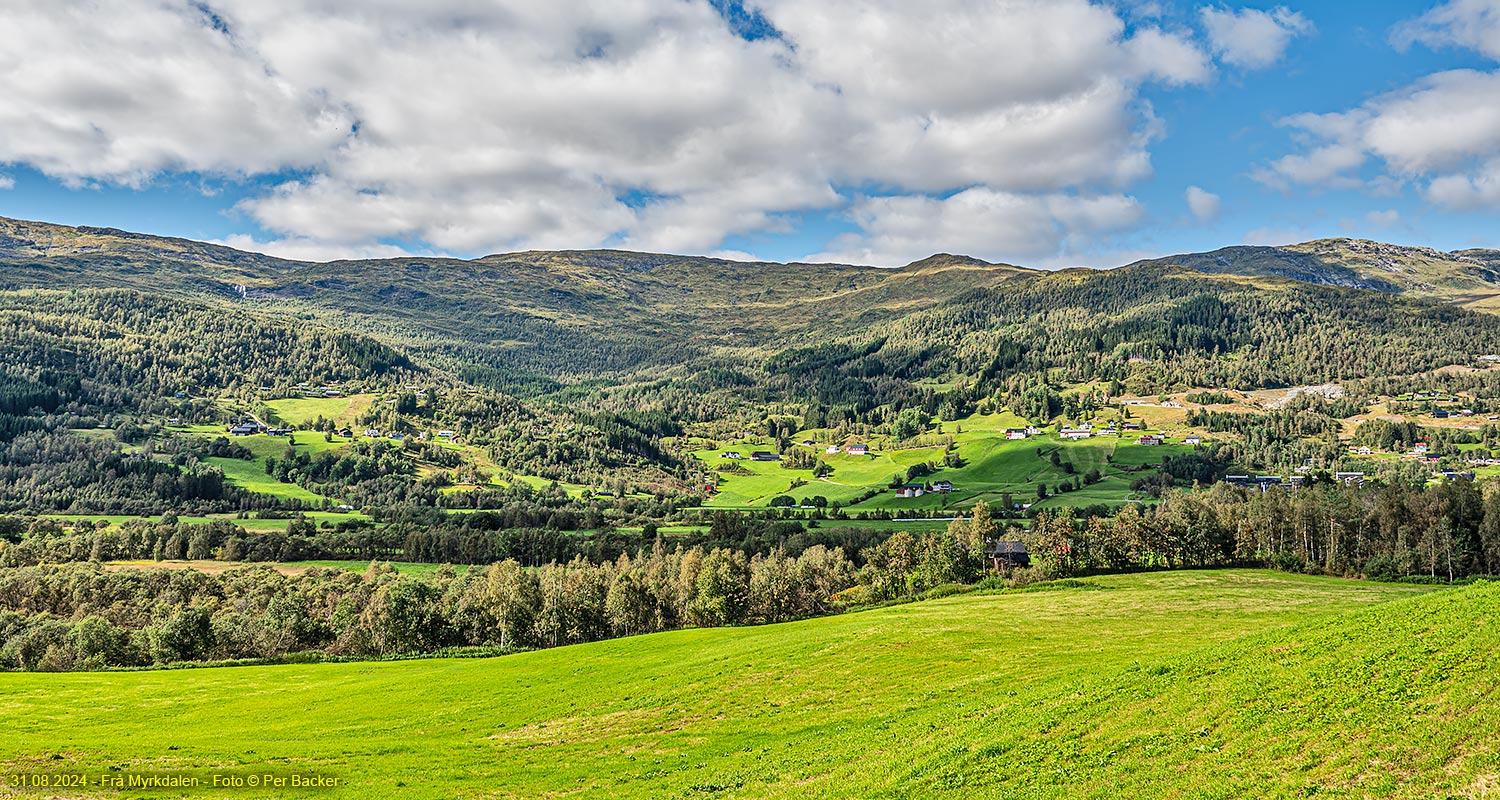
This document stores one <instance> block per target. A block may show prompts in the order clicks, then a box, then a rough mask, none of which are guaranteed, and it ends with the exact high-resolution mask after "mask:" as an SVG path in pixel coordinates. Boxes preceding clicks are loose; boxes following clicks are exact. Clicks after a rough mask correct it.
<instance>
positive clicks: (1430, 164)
mask: <svg viewBox="0 0 1500 800" xmlns="http://www.w3.org/2000/svg"><path fill="white" fill-rule="evenodd" d="M1283 123H1284V124H1286V125H1288V126H1290V127H1292V128H1294V129H1296V130H1297V131H1298V133H1299V136H1300V138H1301V139H1302V141H1303V142H1304V145H1305V148H1306V149H1305V150H1304V152H1302V153H1294V154H1291V155H1287V156H1284V157H1282V158H1280V159H1277V160H1275V161H1273V162H1271V163H1270V164H1269V165H1267V166H1265V167H1263V168H1261V169H1260V170H1258V171H1257V172H1256V173H1255V175H1256V177H1257V178H1258V179H1260V180H1262V181H1263V182H1265V183H1268V184H1270V185H1273V186H1275V185H1281V186H1285V185H1290V184H1307V185H1322V186H1327V187H1334V188H1346V187H1352V186H1360V185H1364V186H1367V187H1368V188H1369V189H1370V190H1371V191H1372V192H1373V193H1387V194H1388V193H1390V190H1391V189H1392V188H1393V187H1399V186H1400V185H1402V184H1404V183H1407V182H1417V183H1419V184H1421V183H1423V182H1425V188H1424V189H1423V194H1424V195H1425V196H1426V197H1427V198H1428V199H1429V200H1431V201H1433V202H1435V203H1438V204H1441V205H1445V206H1449V207H1453V208H1480V207H1500V189H1497V188H1496V186H1495V183H1496V177H1497V166H1496V165H1497V164H1500V72H1479V71H1475V70H1452V71H1449V72H1440V73H1436V74H1434V75H1429V76H1427V77H1425V78H1423V79H1421V80H1419V81H1417V82H1416V83H1413V84H1412V85H1410V86H1407V87H1405V88H1403V89H1399V90H1397V91H1394V92H1391V93H1389V94H1386V95H1382V96H1380V97H1377V98H1374V99H1372V100H1370V101H1369V102H1367V103H1365V104H1364V105H1362V106H1360V107H1358V108H1354V109H1350V110H1349V111H1344V112H1338V113H1333V114H1304V115H1298V116H1294V117H1290V118H1288V119H1286V120H1283ZM1371 161H1375V162H1377V163H1378V165H1379V166H1382V167H1383V168H1384V174H1381V175H1378V176H1375V177H1373V178H1368V179H1365V178H1362V177H1361V176H1360V174H1359V172H1360V171H1361V170H1362V169H1363V168H1364V167H1366V166H1367V165H1368V164H1369V163H1370V162H1371Z"/></svg>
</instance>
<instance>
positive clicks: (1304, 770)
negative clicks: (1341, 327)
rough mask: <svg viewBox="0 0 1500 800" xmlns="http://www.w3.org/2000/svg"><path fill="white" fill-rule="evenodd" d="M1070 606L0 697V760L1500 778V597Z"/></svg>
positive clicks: (1351, 593)
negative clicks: (1498, 686)
mask: <svg viewBox="0 0 1500 800" xmlns="http://www.w3.org/2000/svg"><path fill="white" fill-rule="evenodd" d="M1086 583H1087V585H1088V587H1089V588H1073V589H1058V590H1055V591H1041V592H1028V593H994V594H969V595H961V596H955V597H948V598H944V599H939V600H931V601H926V602H918V603H911V604H906V605H899V606H892V607H887V608H882V609H878V610H872V611H867V612H863V613H853V614H846V615H842V616H835V617H825V618H820V619H812V620H806V621H802V622H793V623H785V624H780V625H770V626H762V627H746V628H730V629H692V630H682V631H675V632H669V633H662V634H654V635H650V636H641V637H634V638H625V639H616V640H611V641H605V642H598V643H593V644H587V645H579V646H573V647H563V648H558V649H553V650H543V651H536V652H529V653H520V654H516V655H511V656H505V657H501V658H494V659H476V660H462V659H455V660H418V661H400V662H381V663H345V664H311V665H284V666H259V667H236V668H214V669H189V670H173V671H157V672H114V673H94V674H7V675H3V676H0V713H3V714H4V717H5V719H6V723H7V736H6V737H4V738H3V739H0V764H3V767H4V770H5V771H7V772H14V771H45V772H49V773H58V772H66V771H72V770H81V771H85V772H87V773H90V774H93V773H99V772H103V771H107V770H110V769H118V770H123V771H137V770H165V769H197V770H202V769H208V768H214V769H221V770H238V771H240V772H249V771H253V770H266V769H275V770H283V771H285V770H305V771H313V772H319V773H323V774H326V775H332V776H337V777H338V778H339V779H340V781H341V783H342V785H341V787H340V788H337V789H334V790H332V791H321V792H318V794H317V796H324V797H373V796H401V797H412V798H427V797H431V798H438V797H442V798H449V797H542V796H561V795H580V796H589V797H644V796H654V797H663V796H665V797H700V796H702V797H716V798H740V797H814V798H843V797H918V796H920V797H955V798H959V797H976V796H985V797H1021V798H1052V797H1099V798H1105V797H1118V796H1121V795H1122V794H1128V795H1135V796H1154V797H1204V798H1221V797H1222V798H1231V797H1251V796H1293V795H1296V796H1309V795H1313V794H1316V795H1319V796H1335V797H1365V796H1389V797H1431V796H1453V797H1480V796H1484V795H1485V792H1487V791H1490V787H1493V786H1494V785H1495V781H1496V780H1497V775H1500V755H1497V752H1496V749H1495V747H1494V742H1495V741H1497V736H1500V708H1497V706H1496V704H1495V702H1494V701H1495V697H1494V693H1495V684H1494V681H1493V676H1494V675H1495V674H1496V673H1497V671H1500V628H1497V626H1496V624H1495V621H1494V620H1495V619H1496V617H1497V611H1500V587H1497V586H1495V585H1492V584H1480V585H1477V586H1474V587H1470V588H1465V589H1455V590H1444V591H1435V592H1433V591H1428V590H1426V589H1423V588H1420V587H1412V586H1402V585H1389V584H1377V583H1366V582H1356V581H1347V580H1338V579H1329V578H1312V577H1304V576H1296V575H1288V574H1280V573H1271V572H1260V571H1249V570H1221V571H1207V572H1175V573H1153V574H1139V575H1124V576H1108V577H1099V578H1092V579H1089V580H1088V581H1087V582H1086ZM187 794H188V795H189V796H192V795H193V794H194V793H193V792H187ZM202 794H212V792H205V793H202ZM288 794H289V793H288V792H286V791H276V792H274V793H272V792H264V791H263V792H256V791H253V790H245V791H237V792H236V793H235V796H236V797H269V796H287V795H288ZM107 796H117V795H113V794H110V795H107Z"/></svg>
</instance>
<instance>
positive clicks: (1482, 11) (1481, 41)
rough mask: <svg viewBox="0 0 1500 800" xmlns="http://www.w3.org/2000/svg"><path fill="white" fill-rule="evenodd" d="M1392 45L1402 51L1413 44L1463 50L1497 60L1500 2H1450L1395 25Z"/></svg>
mask: <svg viewBox="0 0 1500 800" xmlns="http://www.w3.org/2000/svg"><path fill="white" fill-rule="evenodd" d="M1391 43H1392V44H1394V45H1395V46H1396V47H1398V48H1401V49H1405V48H1407V47H1410V46H1411V45H1413V44H1417V43H1420V44H1425V45H1427V46H1428V47H1443V46H1453V47H1463V48H1467V49H1469V50H1474V51H1476V52H1479V53H1481V54H1483V55H1486V56H1489V57H1490V58H1496V59H1500V2H1496V0H1453V1H1452V2H1449V3H1444V4H1442V5H1439V6H1437V7H1436V8H1433V9H1432V10H1430V11H1428V12H1427V13H1426V14H1423V15H1422V16H1420V17H1418V18H1416V19H1414V20H1410V21H1408V22H1406V23H1403V24H1401V25H1398V26H1396V29H1395V30H1394V31H1392V32H1391Z"/></svg>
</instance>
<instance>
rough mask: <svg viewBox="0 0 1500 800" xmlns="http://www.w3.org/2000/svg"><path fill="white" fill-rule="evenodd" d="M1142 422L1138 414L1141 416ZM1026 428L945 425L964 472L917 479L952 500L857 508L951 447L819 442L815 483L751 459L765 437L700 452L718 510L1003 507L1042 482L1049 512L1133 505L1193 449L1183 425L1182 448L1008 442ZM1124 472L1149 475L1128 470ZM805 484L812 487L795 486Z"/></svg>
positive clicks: (975, 420) (1115, 441) (1121, 441)
mask: <svg viewBox="0 0 1500 800" xmlns="http://www.w3.org/2000/svg"><path fill="white" fill-rule="evenodd" d="M1154 410H1157V411H1165V412H1174V411H1178V409H1154ZM1137 411H1139V409H1137ZM1114 416H1115V413H1114V412H1112V411H1111V412H1106V413H1104V414H1101V417H1100V420H1099V421H1098V422H1099V423H1102V422H1104V421H1107V420H1108V419H1111V418H1113V417H1114ZM1139 416H1140V415H1139V413H1137V419H1139ZM1178 416H1180V415H1178ZM1173 419H1175V418H1174V417H1171V416H1163V418H1162V419H1161V420H1158V421H1157V423H1156V425H1154V426H1153V432H1157V433H1160V432H1161V428H1160V427H1159V425H1161V424H1166V423H1170V422H1171V421H1172V420H1173ZM1026 424H1027V423H1026V422H1025V420H1022V419H1021V418H1020V417H1017V416H1015V415H1014V414H1010V413H1008V412H1001V413H996V414H988V415H980V414H974V415H971V416H969V417H966V418H964V419H961V420H958V421H957V422H949V423H943V430H944V433H948V434H952V435H953V440H954V449H955V451H956V452H957V453H958V455H959V457H960V458H961V459H962V466H958V467H942V468H939V469H938V470H937V471H936V472H934V473H933V474H931V475H929V476H926V477H925V478H921V479H918V482H920V481H934V480H946V481H951V482H952V483H953V485H954V491H953V492H952V493H950V494H928V495H924V496H922V497H914V498H899V497H896V495H895V492H894V491H890V490H885V491H882V492H881V493H879V494H876V495H875V496H873V497H870V498H868V499H865V500H863V501H861V502H859V503H857V504H853V503H854V501H855V500H858V499H859V498H860V497H861V496H862V495H863V494H864V493H865V492H867V491H868V490H870V489H872V488H880V489H884V488H885V487H886V486H888V484H889V483H890V482H891V480H892V478H893V477H894V476H895V475H896V474H898V473H900V474H902V475H903V476H904V475H905V473H906V470H907V468H908V467H910V466H912V465H913V464H921V463H925V462H934V463H938V464H941V463H942V460H943V452H944V451H943V448H941V447H916V448H906V449H892V450H882V449H879V445H872V451H871V452H870V453H869V454H868V455H860V456H856V455H850V454H848V453H838V454H836V455H828V454H825V453H824V448H825V447H826V446H827V445H826V443H825V442H823V441H822V440H821V439H819V440H818V443H817V444H815V445H813V446H811V447H810V448H808V449H809V450H810V451H811V452H813V453H814V454H816V455H817V457H818V458H819V459H821V460H822V461H824V462H825V463H827V464H828V465H829V466H830V467H832V468H833V472H832V473H831V474H830V475H828V476H827V477H824V478H815V477H813V471H812V470H810V469H787V468H784V467H782V466H781V464H780V463H779V462H774V461H751V460H750V459H749V455H750V453H751V452H753V451H755V450H774V449H775V448H774V446H773V445H772V444H771V443H769V442H768V441H766V440H764V439H750V440H743V441H730V442H725V443H721V444H720V446H719V447H717V448H710V449H704V450H698V451H695V452H694V453H693V456H694V457H696V458H697V459H698V460H699V461H701V462H702V463H703V464H705V465H706V466H707V470H708V471H709V472H715V473H717V474H718V475H719V481H720V482H719V487H718V488H719V492H718V493H717V494H715V495H714V496H713V497H712V498H710V499H709V500H708V501H707V503H706V504H705V505H707V506H708V507H710V508H754V507H764V506H766V505H768V504H769V503H770V501H771V498H773V497H775V496H777V495H787V496H790V497H792V498H793V499H796V500H798V501H804V500H807V499H808V498H812V497H818V496H822V497H825V498H827V499H828V501H829V502H830V503H834V502H837V503H840V504H842V505H844V506H846V507H849V508H850V509H851V510H853V511H860V510H885V511H900V510H904V509H905V510H910V509H919V510H924V511H941V510H953V511H954V512H961V511H963V510H966V509H968V508H971V507H972V506H973V505H974V503H976V502H979V501H981V500H983V501H985V502H987V503H990V504H991V505H1001V504H1003V503H1004V500H1005V497H1006V495H1010V496H1011V497H1012V499H1013V501H1014V502H1026V503H1030V502H1034V501H1037V500H1038V497H1037V489H1038V487H1039V486H1041V485H1046V486H1047V488H1048V490H1049V491H1051V492H1053V495H1052V496H1051V497H1049V498H1047V499H1046V500H1042V501H1040V507H1042V508H1047V507H1055V506H1064V505H1070V506H1084V505H1092V504H1095V503H1105V504H1111V505H1118V504H1121V503H1125V502H1128V501H1130V500H1133V499H1135V496H1134V494H1133V493H1132V492H1131V490H1130V484H1131V482H1132V481H1134V480H1135V479H1136V478H1138V477H1141V476H1142V475H1144V474H1147V473H1149V472H1150V471H1152V470H1151V469H1150V468H1152V467H1154V466H1155V465H1159V464H1160V463H1161V460H1162V458H1163V457H1164V456H1178V455H1182V454H1184V453H1189V452H1192V450H1193V448H1192V447H1191V446H1188V445H1185V444H1181V437H1182V436H1183V435H1184V434H1185V433H1186V432H1187V431H1186V429H1181V428H1175V427H1174V428H1172V429H1171V435H1172V436H1173V437H1175V438H1176V439H1177V442H1176V443H1168V444H1163V445H1155V446H1146V445H1140V444H1137V443H1136V438H1137V437H1138V434H1136V433H1134V432H1130V433H1122V435H1120V436H1118V437H1115V436H1100V437H1091V438H1088V439H1082V440H1064V439H1062V438H1061V437H1060V436H1058V435H1057V434H1056V433H1055V432H1049V433H1043V434H1041V435H1037V436H1032V437H1029V438H1027V439H1020V440H1008V439H1006V438H1005V430H1006V429H1007V428H1019V427H1025V426H1026ZM1148 424H1151V423H1148ZM819 433H822V432H818V431H808V432H803V433H799V434H798V435H797V436H795V437H794V438H795V439H797V440H802V439H804V438H817V434H819ZM798 446H799V447H801V445H798ZM725 451H737V452H739V453H740V454H741V455H742V456H745V458H743V459H740V460H733V459H725V458H722V457H721V454H722V453H723V452H725ZM1053 452H1056V453H1057V455H1058V459H1059V464H1058V465H1053V464H1052V462H1051V456H1052V453H1053ZM1063 464H1071V465H1072V467H1073V471H1072V472H1069V471H1067V469H1065V468H1064V467H1063V466H1062V465H1063ZM721 467H729V468H730V471H728V472H725V471H721V470H720V468H721ZM1125 467H1147V468H1148V469H1146V470H1142V471H1127V470H1126V469H1124V468H1125ZM1090 470H1098V472H1099V474H1100V475H1101V477H1102V479H1101V480H1100V481H1099V482H1098V483H1095V484H1092V485H1088V486H1085V487H1083V488H1082V489H1078V490H1075V491H1072V492H1065V493H1057V492H1056V491H1055V490H1056V487H1057V485H1058V483H1060V482H1063V481H1068V480H1072V479H1073V478H1074V477H1075V476H1078V475H1083V474H1084V473H1087V472H1088V471H1090ZM797 481H805V483H804V484H803V485H801V486H793V484H794V483H796V482H797ZM851 504H852V505H851Z"/></svg>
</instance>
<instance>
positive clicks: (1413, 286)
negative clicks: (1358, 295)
mask: <svg viewBox="0 0 1500 800" xmlns="http://www.w3.org/2000/svg"><path fill="white" fill-rule="evenodd" d="M1141 264H1156V265H1172V266H1180V267H1187V268H1189V269H1194V270H1197V271H1199V272H1207V273H1215V274H1221V275H1246V276H1274V277H1282V278H1292V279H1294V280H1299V281H1306V282H1308V283H1320V284H1325V285H1329V286H1344V287H1352V288H1359V289H1374V290H1376V291H1381V292H1391V293H1411V294H1418V295H1423V296H1431V297H1436V298H1439V299H1443V300H1447V301H1451V302H1456V303H1460V304H1464V305H1473V306H1476V307H1479V308H1482V309H1486V310H1489V309H1492V308H1496V307H1497V306H1500V302H1497V297H1500V251H1497V250H1459V251H1454V252H1451V253H1444V252H1442V251H1440V250H1434V249H1432V248H1430V247H1404V246H1401V245H1393V244H1384V243H1381V242H1372V241H1367V240H1363V239H1319V240H1317V241H1312V242H1304V243H1302V244H1292V245H1286V246H1282V247H1262V246H1249V245H1242V246H1236V247H1224V248H1221V249H1218V250H1214V251H1211V252H1207V253H1182V254H1179V255H1173V256H1164V257H1162V258H1153V259H1146V260H1144V261H1137V262H1135V263H1134V264H1132V265H1131V266H1137V265H1141Z"/></svg>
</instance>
